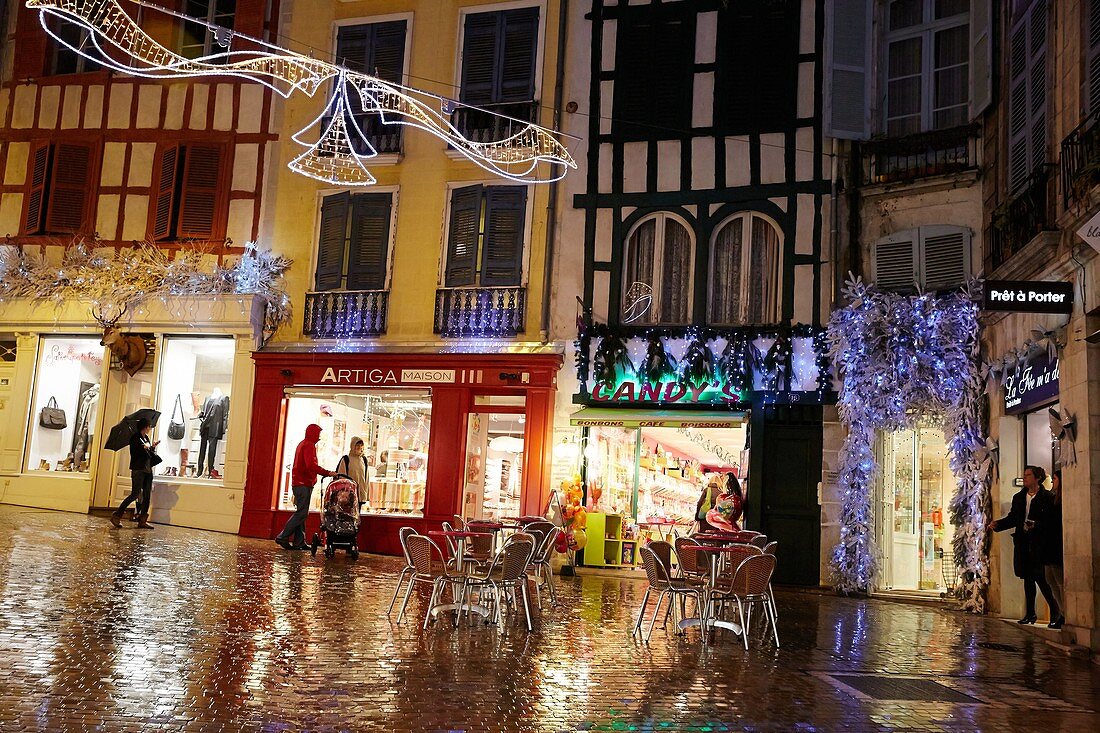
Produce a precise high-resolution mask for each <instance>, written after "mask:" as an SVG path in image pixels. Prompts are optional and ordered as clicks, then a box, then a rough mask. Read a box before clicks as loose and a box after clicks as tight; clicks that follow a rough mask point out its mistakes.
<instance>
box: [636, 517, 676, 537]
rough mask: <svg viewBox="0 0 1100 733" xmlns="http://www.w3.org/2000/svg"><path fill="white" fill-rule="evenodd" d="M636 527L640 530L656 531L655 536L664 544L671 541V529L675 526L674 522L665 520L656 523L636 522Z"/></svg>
mask: <svg viewBox="0 0 1100 733" xmlns="http://www.w3.org/2000/svg"><path fill="white" fill-rule="evenodd" d="M638 526H639V527H641V528H642V529H655V530H657V536H658V537H660V538H661V540H662V541H664V542H671V541H672V537H671V535H672V528H673V527H675V526H676V522H673V521H672V520H671V519H666V520H663V521H657V522H638Z"/></svg>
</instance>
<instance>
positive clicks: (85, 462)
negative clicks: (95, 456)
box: [76, 458, 88, 473]
mask: <svg viewBox="0 0 1100 733" xmlns="http://www.w3.org/2000/svg"><path fill="white" fill-rule="evenodd" d="M76 470H77V471H80V472H81V473H88V459H87V458H83V459H81V461H80V465H79V466H78V467H77V469H76Z"/></svg>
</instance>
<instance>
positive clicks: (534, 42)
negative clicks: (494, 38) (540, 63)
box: [493, 8, 539, 102]
mask: <svg viewBox="0 0 1100 733" xmlns="http://www.w3.org/2000/svg"><path fill="white" fill-rule="evenodd" d="M501 15H502V22H503V24H504V29H503V32H502V34H501V41H500V43H501V46H502V48H501V52H500V73H499V74H498V76H497V78H498V80H499V82H498V83H499V89H497V90H494V97H495V99H494V100H493V101H497V102H526V101H529V100H532V99H534V98H535V51H536V49H537V47H538V32H539V9H538V8H521V9H519V10H509V11H506V12H504V13H502V14H501Z"/></svg>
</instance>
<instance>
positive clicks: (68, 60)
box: [46, 16, 103, 76]
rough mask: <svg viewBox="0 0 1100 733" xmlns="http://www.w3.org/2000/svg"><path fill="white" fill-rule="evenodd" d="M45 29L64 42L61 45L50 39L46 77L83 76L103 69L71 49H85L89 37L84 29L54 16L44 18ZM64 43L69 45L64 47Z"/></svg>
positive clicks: (89, 39) (89, 40)
mask: <svg viewBox="0 0 1100 733" xmlns="http://www.w3.org/2000/svg"><path fill="white" fill-rule="evenodd" d="M46 27H47V28H49V30H50V33H52V34H54V35H55V36H56V37H57V38H60V39H61V40H62V41H64V42H65V43H61V42H59V41H57V40H56V39H51V43H50V50H49V56H48V58H47V62H46V75H47V76H52V75H57V74H83V73H86V72H89V71H99V70H100V69H102V68H103V67H102V66H100V65H99V64H98V63H96V62H95V61H92V60H91V59H90V58H88V57H87V56H85V55H84V54H81V53H77V52H76V51H74V50H73V48H81V49H82V48H85V47H87V46H88V44H89V43H90V42H91V36H90V34H89V33H88V30H87V29H86V28H83V27H81V26H80V25H78V24H76V23H72V22H70V21H67V20H62V19H60V18H57V17H54V16H48V17H47V18H46ZM66 43H67V44H69V45H65V44H66ZM70 46H71V47H72V48H70Z"/></svg>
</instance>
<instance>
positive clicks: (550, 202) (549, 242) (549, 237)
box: [539, 0, 569, 344]
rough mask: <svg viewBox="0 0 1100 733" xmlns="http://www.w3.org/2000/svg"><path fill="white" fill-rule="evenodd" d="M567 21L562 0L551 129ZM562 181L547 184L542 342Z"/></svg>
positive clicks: (557, 119)
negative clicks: (548, 189) (559, 191)
mask: <svg viewBox="0 0 1100 733" xmlns="http://www.w3.org/2000/svg"><path fill="white" fill-rule="evenodd" d="M568 21H569V0H561V5H560V9H559V11H558V56H557V61H558V67H557V69H556V70H555V74H554V121H553V123H552V124H551V129H553V130H555V131H560V130H561V108H562V104H563V103H564V99H563V98H564V96H565V33H566V25H567V24H568ZM560 186H561V181H560V180H559V181H554V182H553V183H551V184H550V193H549V195H548V196H547V197H546V263H545V266H544V268H543V273H542V320H541V321H540V326H539V338H540V340H541V341H542V343H544V344H545V343H549V342H550V293H551V288H552V287H553V284H554V282H553V281H554V274H553V273H554V239H555V237H556V236H557V232H558V221H557V218H556V214H557V209H558V189H559V187H560Z"/></svg>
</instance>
